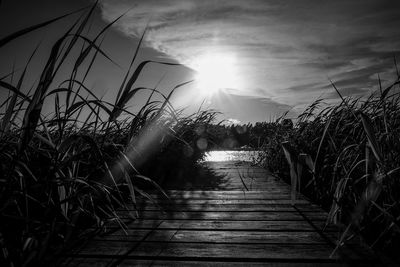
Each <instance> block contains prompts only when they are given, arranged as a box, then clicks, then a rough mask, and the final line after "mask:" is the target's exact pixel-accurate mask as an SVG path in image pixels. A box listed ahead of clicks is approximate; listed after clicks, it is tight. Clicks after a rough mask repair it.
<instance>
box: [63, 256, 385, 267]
mask: <svg viewBox="0 0 400 267" xmlns="http://www.w3.org/2000/svg"><path fill="white" fill-rule="evenodd" d="M116 265H117V266H119V267H131V266H154V267H158V266H167V267H168V266H171V267H173V266H189V267H205V266H210V267H222V266H233V267H236V266H238V267H239V266H266V267H315V266H321V267H342V266H349V265H348V264H345V263H339V262H323V261H322V262H321V261H312V262H288V261H283V262H277V261H273V262H261V261H258V262H257V261H247V262H243V261H242V262H240V261H236V262H235V261H228V260H227V261H223V262H217V261H187V260H186V261H179V260H166V259H163V260H140V259H124V260H122V261H121V260H118V259H115V258H108V259H107V258H104V257H98V258H96V257H95V258H85V257H75V258H69V259H68V261H61V263H58V264H57V266H77V267H78V266H79V267H94V266H96V267H97V266H98V267H110V266H116ZM357 266H358V267H364V266H368V267H370V266H379V265H378V264H376V265H373V263H364V264H362V263H357Z"/></svg>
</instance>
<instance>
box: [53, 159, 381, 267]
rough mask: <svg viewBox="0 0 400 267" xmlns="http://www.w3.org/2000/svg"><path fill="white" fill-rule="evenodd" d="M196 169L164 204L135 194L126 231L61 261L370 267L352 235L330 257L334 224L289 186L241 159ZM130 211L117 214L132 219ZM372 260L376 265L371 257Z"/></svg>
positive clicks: (173, 186)
mask: <svg viewBox="0 0 400 267" xmlns="http://www.w3.org/2000/svg"><path fill="white" fill-rule="evenodd" d="M205 165H206V166H205V168H204V169H202V170H201V171H200V173H201V175H197V176H193V177H185V179H184V180H182V179H177V180H176V181H175V182H173V183H169V184H168V186H167V188H168V190H167V192H168V193H169V195H170V198H171V199H170V200H169V201H166V200H165V198H163V197H161V196H158V195H154V197H156V198H158V199H159V200H160V203H162V207H163V210H164V211H160V209H159V207H158V206H157V205H155V204H154V203H151V202H149V201H145V200H142V201H139V207H140V212H139V214H140V219H138V220H135V221H131V222H128V223H127V228H128V229H127V230H126V233H125V232H124V231H123V230H121V228H120V227H119V226H117V225H112V226H110V228H109V231H108V232H107V233H106V234H102V235H97V236H95V237H94V238H93V239H91V240H90V241H89V242H87V243H85V244H82V246H81V247H79V248H77V249H76V250H75V251H73V252H71V253H70V254H69V255H66V258H65V259H64V260H63V262H62V264H61V265H63V266H136V265H140V266H243V265H256V266H346V265H349V266H354V265H357V266H371V265H373V264H374V263H376V261H375V258H374V257H373V256H372V253H371V252H370V251H369V250H368V249H367V248H366V247H365V246H363V245H362V243H361V242H360V241H359V240H357V239H353V240H352V241H351V242H350V244H349V245H346V246H344V247H343V248H341V249H340V250H339V251H338V252H337V253H335V254H334V255H333V256H332V257H330V254H331V253H332V251H333V249H334V247H335V238H336V237H337V235H338V229H337V228H335V227H333V226H329V227H327V228H326V229H325V230H322V229H323V228H324V224H325V220H326V216H327V214H326V213H325V212H324V211H322V210H321V209H320V208H319V207H318V206H316V205H314V204H312V203H310V202H309V201H308V200H307V199H305V198H304V197H302V196H300V198H299V200H298V201H297V204H296V205H295V206H292V205H291V204H290V192H289V191H290V188H289V186H288V185H287V184H286V183H284V182H282V181H280V180H279V179H276V178H275V177H273V176H271V175H269V174H268V173H267V171H265V170H264V169H261V168H258V167H254V166H251V165H250V163H244V162H208V163H205ZM129 212H130V211H126V210H124V211H121V212H120V214H119V215H120V216H121V217H123V218H126V220H127V221H129V216H128V214H129ZM376 265H379V264H378V263H376Z"/></svg>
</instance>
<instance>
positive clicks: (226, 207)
mask: <svg viewBox="0 0 400 267" xmlns="http://www.w3.org/2000/svg"><path fill="white" fill-rule="evenodd" d="M136 208H137V209H138V210H141V211H158V210H160V209H163V210H167V211H200V210H201V211H226V212H227V211H264V212H268V211H294V212H296V209H295V208H294V207H293V206H291V205H257V204H256V205H254V204H219V205H217V204H203V205H202V204H185V203H178V204H166V205H162V204H161V207H160V206H159V205H155V204H153V203H143V204H138V205H136ZM136 208H135V207H134V206H133V205H128V210H136ZM298 208H299V209H300V210H301V211H318V212H320V211H321V209H320V208H319V207H318V206H315V205H307V204H306V205H302V206H299V207H298Z"/></svg>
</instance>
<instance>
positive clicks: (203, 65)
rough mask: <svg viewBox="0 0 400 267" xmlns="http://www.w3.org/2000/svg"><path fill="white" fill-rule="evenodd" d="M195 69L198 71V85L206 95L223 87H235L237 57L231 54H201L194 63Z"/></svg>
mask: <svg viewBox="0 0 400 267" xmlns="http://www.w3.org/2000/svg"><path fill="white" fill-rule="evenodd" d="M194 69H195V70H196V72H197V75H196V78H195V79H196V83H197V87H198V89H199V91H200V92H201V93H202V94H203V95H205V96H211V95H213V94H214V93H216V92H217V91H218V90H220V89H222V88H230V87H233V86H234V83H235V79H236V76H237V75H236V58H235V57H234V56H233V55H229V54H222V53H215V54H206V55H203V56H200V57H199V58H198V59H197V60H196V62H195V63H194Z"/></svg>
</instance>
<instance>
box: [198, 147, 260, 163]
mask: <svg viewBox="0 0 400 267" xmlns="http://www.w3.org/2000/svg"><path fill="white" fill-rule="evenodd" d="M259 153H260V151H254V150H252V151H237V150H223V151H220V150H218V151H209V152H207V153H206V155H205V158H204V161H205V162H207V161H249V162H254V161H256V159H257V157H258V155H259Z"/></svg>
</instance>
